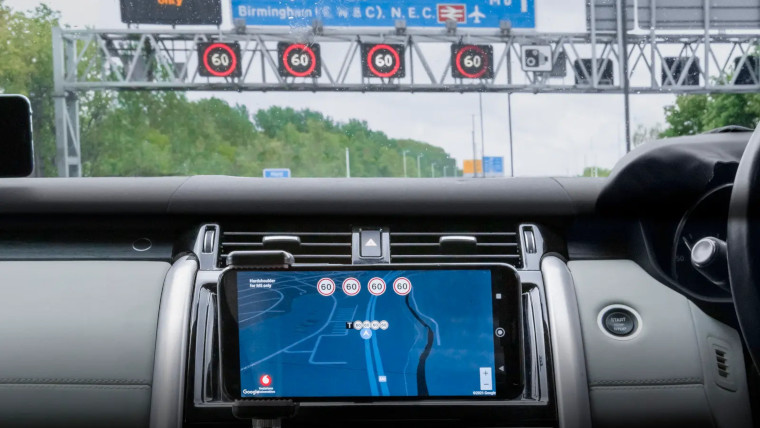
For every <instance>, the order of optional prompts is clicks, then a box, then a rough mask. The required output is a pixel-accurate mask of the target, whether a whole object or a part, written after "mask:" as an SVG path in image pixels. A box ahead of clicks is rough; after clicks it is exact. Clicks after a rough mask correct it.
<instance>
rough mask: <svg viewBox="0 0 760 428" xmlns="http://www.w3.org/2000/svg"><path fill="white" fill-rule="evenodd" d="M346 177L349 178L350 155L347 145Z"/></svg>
mask: <svg viewBox="0 0 760 428" xmlns="http://www.w3.org/2000/svg"><path fill="white" fill-rule="evenodd" d="M346 178H351V155H349V153H348V147H346Z"/></svg>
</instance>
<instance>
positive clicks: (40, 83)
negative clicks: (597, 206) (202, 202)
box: [0, 0, 760, 179]
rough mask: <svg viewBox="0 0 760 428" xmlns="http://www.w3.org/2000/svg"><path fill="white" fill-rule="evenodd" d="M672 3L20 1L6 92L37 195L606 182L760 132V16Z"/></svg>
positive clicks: (6, 28) (686, 1)
mask: <svg viewBox="0 0 760 428" xmlns="http://www.w3.org/2000/svg"><path fill="white" fill-rule="evenodd" d="M659 3H663V4H659ZM671 3H673V2H658V3H657V4H658V5H655V2H651V4H650V2H648V1H642V0H639V1H638V2H636V1H625V0H617V1H611V0H591V1H590V2H586V1H585V0H541V1H538V0H461V1H459V0H457V1H447V2H441V3H438V2H435V1H429V0H404V1H392V0H122V1H118V0H47V1H45V2H41V3H39V4H35V3H34V2H30V1H29V0H0V45H1V46H3V50H2V52H3V53H2V61H0V92H2V93H4V94H23V95H25V96H27V97H28V98H29V99H30V101H31V103H32V108H33V112H34V113H33V120H34V139H35V172H34V175H35V176H38V177H56V176H62V177H79V176H85V177H104V176H186V175H196V174H220V175H235V176H248V177H266V178H290V177H294V178H295V177H351V178H358V177H368V178H374V177H415V178H436V179H445V178H455V177H460V178H461V177H464V178H477V179H481V178H482V179H486V178H489V179H498V178H504V177H510V176H605V175H608V174H609V172H610V170H611V168H612V167H613V166H614V164H615V163H616V162H617V161H618V160H619V159H620V158H621V157H622V156H623V155H625V154H626V153H627V152H628V151H630V150H633V149H635V148H636V146H639V145H641V144H644V143H646V142H648V141H651V140H656V139H659V138H662V137H672V136H678V135H690V134H696V133H702V132H705V131H708V130H710V129H714V128H717V127H722V126H727V125H741V126H745V127H753V126H755V125H756V124H757V122H758V118H760V94H758V92H760V57H758V54H760V51H759V50H758V40H760V38H759V35H760V32H759V31H758V28H760V5H758V4H757V1H756V0H747V1H742V0H730V1H729V0H719V1H715V2H710V3H711V4H712V9H711V8H709V7H705V3H704V1H703V0H683V1H682V2H680V3H679V8H680V9H678V10H675V9H674V8H673V7H672V4H671ZM622 5H627V7H623V6H622ZM684 11H685V12H684ZM687 12H688V13H687ZM657 17H659V18H657ZM622 52H625V54H624V55H623V54H621V53H622Z"/></svg>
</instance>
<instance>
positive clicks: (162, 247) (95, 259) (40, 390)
mask: <svg viewBox="0 0 760 428" xmlns="http://www.w3.org/2000/svg"><path fill="white" fill-rule="evenodd" d="M748 138H749V135H742V134H739V135H727V136H722V135H718V136H715V135H713V136H708V137H705V138H703V139H704V140H705V141H704V142H698V144H697V143H693V141H691V140H690V141H687V142H684V143H683V144H686V145H689V147H690V148H689V152H690V153H693V152H699V150H697V149H695V148H694V144H697V145H699V144H702V145H705V146H706V145H708V143H709V144H712V145H714V144H716V143H715V142H714V140H716V139H717V140H719V141H722V140H726V141H728V142H725V146H726V147H729V146H730V147H734V146H736V147H739V148H737V149H735V151H738V152H739V155H740V153H741V147H743V146H742V144H746V141H747V140H748ZM710 147H713V146H710ZM657 150H673V148H672V147H671V146H667V145H663V147H660V148H656V147H655V148H652V149H646V150H641V151H638V153H637V151H635V152H634V153H632V154H631V155H629V156H628V157H627V158H625V159H624V161H622V163H621V164H620V165H618V167H616V170H615V171H614V172H613V176H612V177H610V178H609V179H586V178H517V179H511V180H462V179H449V180H414V179H373V180H366V179H290V180H264V179H249V178H233V177H217V176H199V177H190V178H184V177H183V178H123V179H116V178H113V179H108V178H104V179H96V178H93V179H70V180H55V179H9V180H3V181H1V182H0V198H2V200H3V201H4V203H3V204H2V206H0V218H2V223H0V273H1V274H2V276H0V277H1V278H3V280H2V281H0V289H1V290H2V292H3V295H4V297H5V298H6V299H5V301H6V304H5V306H4V307H5V309H4V310H2V311H0V321H2V325H3V328H2V329H0V343H4V344H10V346H2V347H0V420H3V421H4V423H3V425H6V422H7V425H8V426H21V425H23V426H46V427H47V426H109V427H115V426H151V427H183V426H184V427H204V426H209V427H210V426H250V425H251V420H250V418H246V417H245V415H243V417H242V418H241V413H240V412H237V416H236V414H235V412H233V410H235V408H236V407H239V406H240V405H239V403H236V400H235V399H234V398H231V397H229V396H228V395H227V394H225V391H224V385H223V379H224V374H223V372H222V371H223V370H225V368H224V367H223V364H222V363H221V358H220V337H219V335H220V333H219V307H220V305H219V302H218V299H219V280H220V276H221V275H222V273H223V272H224V271H225V269H227V268H228V267H229V266H228V260H229V258H228V256H229V255H230V254H231V253H234V252H260V251H281V252H286V253H288V254H291V255H292V257H293V263H294V265H293V266H324V265H342V266H352V265H354V266H357V265H361V264H363V263H366V260H364V258H363V257H362V250H361V246H362V245H361V243H362V239H361V233H362V232H364V231H375V232H378V233H379V235H378V236H380V237H381V242H382V245H381V252H380V257H379V259H378V260H375V262H379V263H382V264H390V265H400V264H405V263H415V264H432V265H441V264H449V263H473V264H477V263H498V264H503V265H507V266H508V267H509V268H510V269H513V270H514V271H515V272H516V273H517V276H518V278H519V280H520V290H519V291H520V296H521V297H520V302H521V314H520V321H521V323H520V325H521V329H520V330H521V331H519V332H517V334H519V335H520V339H521V341H522V356H521V364H520V367H519V370H520V371H521V373H522V380H523V382H522V387H521V391H520V393H519V395H518V396H517V397H515V398H510V399H500V400H490V401H482V402H481V401H473V402H468V403H467V404H464V405H460V404H461V403H456V402H453V401H451V400H421V401H405V400H399V401H382V402H379V401H373V400H371V399H363V400H350V401H346V400H343V401H337V402H330V401H329V400H324V401H321V402H302V403H299V406H298V409H297V411H296V412H294V414H288V415H287V417H285V418H283V419H279V418H274V417H271V418H269V419H267V418H266V417H261V416H256V417H255V419H257V420H258V421H259V423H267V424H274V425H273V426H277V425H282V426H336V425H339V426H347V425H380V426H387V425H388V424H390V423H393V424H396V425H408V426H421V425H451V426H495V425H498V426H540V427H544V426H546V427H550V426H561V427H585V426H592V425H593V426H601V427H604V426H615V427H620V426H642V425H645V424H650V425H653V426H663V425H671V424H677V423H688V424H689V425H691V426H721V427H723V426H725V427H729V426H731V427H733V426H738V427H742V426H752V425H751V420H752V415H751V411H752V410H751V406H750V402H751V401H750V397H751V396H754V395H752V394H755V393H756V392H753V391H751V390H750V388H752V386H751V385H752V382H753V381H752V379H755V378H756V374H755V373H753V370H752V368H751V364H749V365H747V363H746V361H745V358H744V352H743V348H742V342H741V339H740V336H739V334H738V332H737V329H736V320H735V316H734V315H733V308H732V306H731V299H730V294H728V292H727V291H726V290H725V289H723V288H721V287H719V286H715V284H712V283H709V282H706V281H705V280H704V278H703V277H701V276H699V275H698V272H694V271H693V270H692V269H690V268H689V265H688V264H686V263H685V261H684V260H685V257H686V254H687V253H688V251H685V250H684V249H687V250H688V247H689V246H690V245H693V243H694V241H695V240H698V239H700V238H702V237H704V236H708V235H709V236H718V237H720V236H721V233H725V232H724V231H725V219H726V217H725V216H726V207H727V206H726V203H727V200H726V195H727V192H730V183H731V174H730V168H729V171H728V172H726V171H725V170H723V169H721V170H720V171H719V172H716V173H714V174H710V176H709V177H706V178H705V179H704V180H702V181H700V180H693V181H692V182H690V184H689V185H688V186H687V185H680V184H679V183H680V182H679V181H678V180H674V182H675V183H676V185H672V186H670V187H668V186H663V185H662V180H665V181H667V180H668V177H666V176H663V177H659V179H658V180H654V179H651V177H650V175H651V174H650V173H651V162H652V161H651V160H648V157H651V156H655V157H656V156H657V153H658V151H657ZM726 150H727V149H726ZM732 153H733V152H730V150H727V151H725V152H724V153H723V155H724V157H723V159H722V160H721V165H724V164H730V162H731V161H732V159H731V156H733V155H732ZM734 154H735V153H734ZM697 156H699V155H697ZM734 157H735V156H734ZM703 158H705V157H704V156H703ZM734 160H735V159H734ZM691 165H693V164H691ZM661 167H662V164H658V165H657V168H661ZM648 168H649V169H648ZM692 172H693V171H692ZM672 174H676V175H677V174H679V172H678V171H674V172H672ZM680 174H683V171H681V172H680ZM641 177H644V178H641ZM647 177H650V178H647ZM647 180H649V181H647ZM631 183H633V184H631ZM723 236H724V235H723ZM463 242H464V244H463ZM451 243H455V244H454V245H451ZM748 380H749V381H748ZM484 403H485V404H484ZM274 419H276V420H274ZM262 426H263V425H262Z"/></svg>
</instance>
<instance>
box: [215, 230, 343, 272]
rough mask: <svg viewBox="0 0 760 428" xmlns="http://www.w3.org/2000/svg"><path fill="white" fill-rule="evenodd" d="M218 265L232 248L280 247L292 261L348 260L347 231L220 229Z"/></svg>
mask: <svg viewBox="0 0 760 428" xmlns="http://www.w3.org/2000/svg"><path fill="white" fill-rule="evenodd" d="M220 249H221V251H220V253H221V254H220V256H219V266H220V267H225V265H226V260H227V255H228V254H229V253H231V252H233V251H257V250H284V251H287V252H289V253H291V254H293V256H294V257H295V261H296V263H331V264H339V263H344V264H348V263H351V232H350V231H348V232H304V231H300V232H287V231H271V232H249V231H232V230H229V231H228V230H223V231H222V239H221V245H220Z"/></svg>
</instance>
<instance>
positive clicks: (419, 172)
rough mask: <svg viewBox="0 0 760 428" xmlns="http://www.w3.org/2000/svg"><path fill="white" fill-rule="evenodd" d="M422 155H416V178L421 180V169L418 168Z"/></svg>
mask: <svg viewBox="0 0 760 428" xmlns="http://www.w3.org/2000/svg"><path fill="white" fill-rule="evenodd" d="M422 156H423V155H417V178H422V167H421V166H420V165H421V163H420V159H421V158H422Z"/></svg>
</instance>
